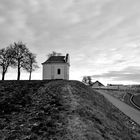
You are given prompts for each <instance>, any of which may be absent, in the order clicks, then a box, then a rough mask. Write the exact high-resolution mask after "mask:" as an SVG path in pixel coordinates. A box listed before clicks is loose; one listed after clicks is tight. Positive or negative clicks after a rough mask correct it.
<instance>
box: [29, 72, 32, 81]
mask: <svg viewBox="0 0 140 140" xmlns="http://www.w3.org/2000/svg"><path fill="white" fill-rule="evenodd" d="M31 74H32V72H30V75H29V80H31Z"/></svg>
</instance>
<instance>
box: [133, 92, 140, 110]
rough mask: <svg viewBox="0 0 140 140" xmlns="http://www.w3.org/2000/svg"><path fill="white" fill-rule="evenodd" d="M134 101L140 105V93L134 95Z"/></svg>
mask: <svg viewBox="0 0 140 140" xmlns="http://www.w3.org/2000/svg"><path fill="white" fill-rule="evenodd" d="M133 102H134V103H135V104H136V105H137V106H138V107H140V95H137V96H134V97H133Z"/></svg>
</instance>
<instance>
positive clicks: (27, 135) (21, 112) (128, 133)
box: [0, 80, 140, 140]
mask: <svg viewBox="0 0 140 140" xmlns="http://www.w3.org/2000/svg"><path fill="white" fill-rule="evenodd" d="M139 133H140V127H139V126H138V125H137V124H135V123H133V122H132V120H130V119H129V118H128V117H127V116H125V115H124V114H123V113H122V112H120V111H119V110H118V109H117V108H115V107H114V106H113V105H112V104H111V103H110V102H108V101H107V100H106V99H105V98H104V97H103V96H102V95H100V94H99V93H97V92H96V91H94V90H93V89H91V88H90V87H88V86H85V85H84V84H82V83H81V82H78V81H64V80H56V81H3V82H2V81H1V82H0V139H2V140H15V139H17V140H118V139H120V140H121V139H122V140H132V139H134V140H135V139H140V135H139Z"/></svg>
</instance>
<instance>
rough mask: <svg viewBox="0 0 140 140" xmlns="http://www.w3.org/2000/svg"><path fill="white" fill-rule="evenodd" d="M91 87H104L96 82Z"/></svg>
mask: <svg viewBox="0 0 140 140" xmlns="http://www.w3.org/2000/svg"><path fill="white" fill-rule="evenodd" d="M92 87H104V85H103V84H102V83H101V82H99V81H96V82H94V83H93V85H92Z"/></svg>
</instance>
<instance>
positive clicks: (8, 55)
mask: <svg viewBox="0 0 140 140" xmlns="http://www.w3.org/2000/svg"><path fill="white" fill-rule="evenodd" d="M14 55H15V54H14V50H13V48H12V47H11V46H9V47H7V48H3V49H1V50H0V67H1V68H2V80H4V78H5V74H6V72H7V70H8V68H9V66H11V65H13V64H14V60H13V57H14Z"/></svg>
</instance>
